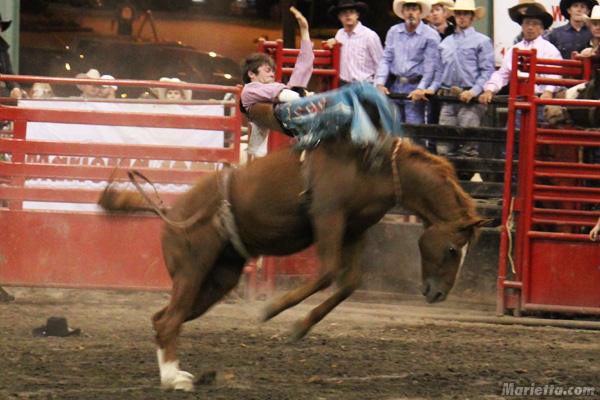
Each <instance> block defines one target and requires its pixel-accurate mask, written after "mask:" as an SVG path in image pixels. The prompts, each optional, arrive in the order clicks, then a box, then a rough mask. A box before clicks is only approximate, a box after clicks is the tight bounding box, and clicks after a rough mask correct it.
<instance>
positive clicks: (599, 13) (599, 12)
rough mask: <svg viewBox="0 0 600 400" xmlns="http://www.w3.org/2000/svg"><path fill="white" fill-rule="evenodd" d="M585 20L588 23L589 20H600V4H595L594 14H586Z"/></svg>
mask: <svg viewBox="0 0 600 400" xmlns="http://www.w3.org/2000/svg"><path fill="white" fill-rule="evenodd" d="M583 20H584V21H585V22H587V23H589V21H600V6H594V8H592V15H590V16H589V17H588V16H587V15H584V16H583Z"/></svg>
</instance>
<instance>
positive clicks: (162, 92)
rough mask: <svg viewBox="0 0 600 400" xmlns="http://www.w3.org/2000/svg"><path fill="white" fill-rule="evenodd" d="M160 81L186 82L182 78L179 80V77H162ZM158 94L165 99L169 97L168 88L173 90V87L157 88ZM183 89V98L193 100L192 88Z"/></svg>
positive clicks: (161, 98)
mask: <svg viewBox="0 0 600 400" xmlns="http://www.w3.org/2000/svg"><path fill="white" fill-rule="evenodd" d="M159 82H172V83H185V82H183V81H181V80H179V78H160V80H159ZM155 90H156V92H155V93H156V95H157V96H158V98H159V99H160V100H165V99H166V98H167V97H166V95H167V91H168V90H173V89H172V88H171V89H167V88H156V89H155ZM181 91H182V92H183V98H184V99H186V100H191V99H192V90H191V89H181Z"/></svg>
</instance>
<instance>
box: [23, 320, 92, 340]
mask: <svg viewBox="0 0 600 400" xmlns="http://www.w3.org/2000/svg"><path fill="white" fill-rule="evenodd" d="M31 333H33V336H37V337H45V336H59V337H66V336H73V335H79V334H80V333H81V329H71V328H69V326H68V325H67V319H66V318H63V317H50V318H48V320H47V321H46V325H42V326H40V327H38V328H35V329H34V330H33V331H32V332H31Z"/></svg>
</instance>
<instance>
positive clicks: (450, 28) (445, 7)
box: [429, 0, 456, 40]
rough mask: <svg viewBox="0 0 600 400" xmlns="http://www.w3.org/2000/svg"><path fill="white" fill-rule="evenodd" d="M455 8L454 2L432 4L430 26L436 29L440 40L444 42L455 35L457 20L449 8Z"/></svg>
mask: <svg viewBox="0 0 600 400" xmlns="http://www.w3.org/2000/svg"><path fill="white" fill-rule="evenodd" d="M453 6H454V1H453V0H433V1H432V2H431V14H430V15H429V26H431V27H432V28H433V29H435V30H436V31H437V32H438V33H439V34H440V38H441V39H442V40H444V39H445V38H446V37H447V36H450V35H452V34H453V33H454V29H455V28H456V24H455V22H456V21H455V20H454V18H453V17H452V14H451V13H450V10H449V7H453Z"/></svg>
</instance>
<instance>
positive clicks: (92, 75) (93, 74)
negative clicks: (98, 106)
mask: <svg viewBox="0 0 600 400" xmlns="http://www.w3.org/2000/svg"><path fill="white" fill-rule="evenodd" d="M75 78H77V79H84V78H85V79H100V72H98V70H97V69H94V68H92V69H90V70H89V71H88V72H86V73H85V74H84V73H83V72H82V73H80V74H77V75H75ZM82 87H83V85H77V89H79V90H81V91H82V92H83V88H82Z"/></svg>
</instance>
